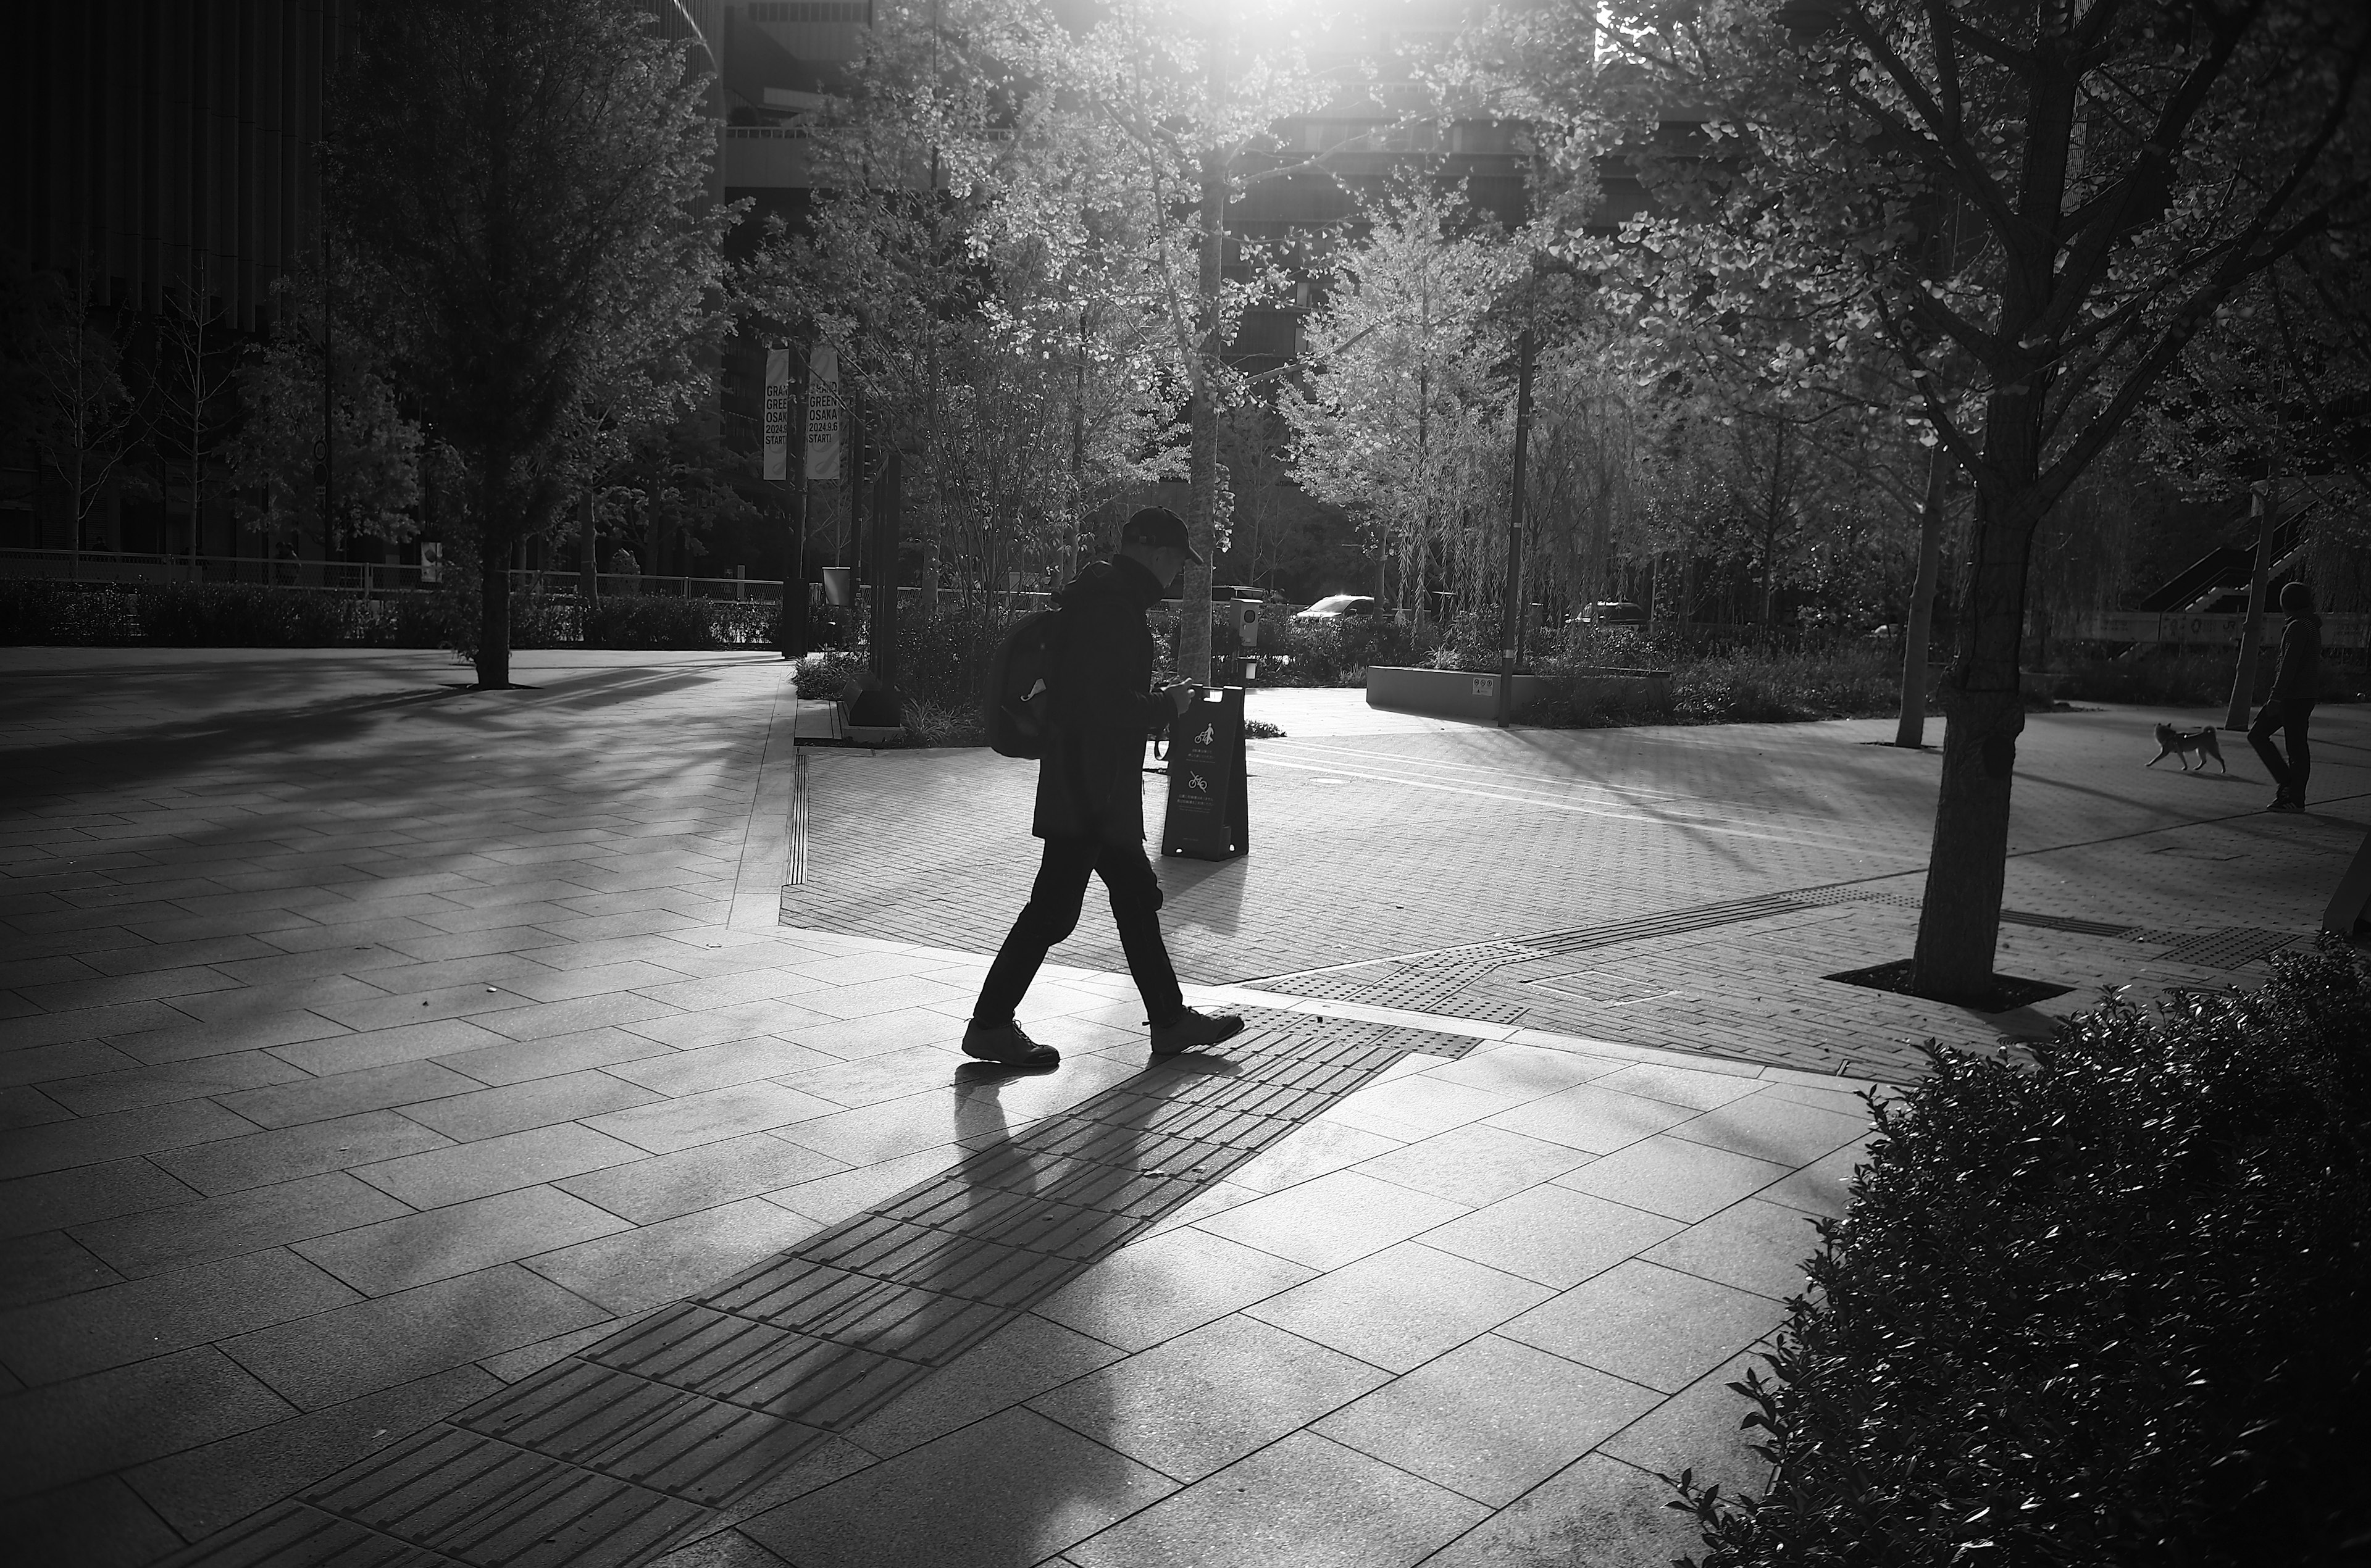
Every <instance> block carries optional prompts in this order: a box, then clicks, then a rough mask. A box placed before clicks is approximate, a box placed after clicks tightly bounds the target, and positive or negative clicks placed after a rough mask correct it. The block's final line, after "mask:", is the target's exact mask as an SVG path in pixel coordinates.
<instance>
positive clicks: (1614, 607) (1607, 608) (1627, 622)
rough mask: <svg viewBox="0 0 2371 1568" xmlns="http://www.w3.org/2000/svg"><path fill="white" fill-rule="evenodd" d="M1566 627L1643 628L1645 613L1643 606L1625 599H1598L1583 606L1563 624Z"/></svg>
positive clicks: (1645, 618)
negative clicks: (1577, 613) (1591, 603)
mask: <svg viewBox="0 0 2371 1568" xmlns="http://www.w3.org/2000/svg"><path fill="white" fill-rule="evenodd" d="M1565 624H1566V625H1567V626H1645V625H1646V624H1647V611H1646V608H1645V607H1644V606H1643V605H1635V604H1632V603H1631V602H1630V601H1629V600H1627V599H1600V600H1598V601H1597V602H1596V603H1595V604H1593V605H1581V607H1580V613H1579V615H1577V616H1575V617H1572V619H1571V620H1569V621H1567V622H1566V623H1565Z"/></svg>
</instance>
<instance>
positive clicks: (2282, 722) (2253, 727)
mask: <svg viewBox="0 0 2371 1568" xmlns="http://www.w3.org/2000/svg"><path fill="white" fill-rule="evenodd" d="M2312 718H2313V704H2312V703H2310V702H2300V701H2298V700H2297V699H2296V698H2293V697H2276V698H2273V700H2272V701H2270V702H2267V703H2266V704H2264V706H2263V709H2261V711H2260V712H2258V713H2257V715H2256V721H2255V722H2254V723H2252V724H2250V725H2249V726H2248V744H2250V745H2251V746H2253V747H2255V748H2256V755H2258V756H2260V757H2262V758H2263V759H2264V771H2265V772H2267V773H2269V774H2271V775H2272V776H2273V788H2275V789H2277V790H2279V791H2280V792H2281V793H2282V794H2284V795H2286V796H2287V797H2288V798H2289V799H2290V800H2292V801H2296V803H2297V804H2298V805H2303V804H2305V780H2306V775H2307V774H2308V773H2311V772H2312V771H2313V749H2312V748H2311V747H2310V746H2308V745H2307V744H2306V738H2305V732H2306V725H2307V723H2308V722H2310V721H2311V720H2312ZM2283 730H2285V731H2287V732H2288V743H2289V757H2288V760H2287V761H2286V762H2283V761H2282V760H2281V754H2280V753H2279V752H2277V751H2275V750H2274V749H2273V735H2274V734H2275V733H2277V732H2280V731H2283Z"/></svg>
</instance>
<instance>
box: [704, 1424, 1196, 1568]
mask: <svg viewBox="0 0 2371 1568" xmlns="http://www.w3.org/2000/svg"><path fill="white" fill-rule="evenodd" d="M1173 1488H1174V1482H1169V1481H1167V1480H1164V1479H1163V1478H1162V1477H1161V1476H1160V1475H1158V1474H1156V1473H1155V1472H1153V1471H1152V1470H1147V1469H1146V1468H1145V1467H1144V1466H1142V1465H1139V1464H1136V1463H1134V1462H1132V1461H1130V1460H1128V1459H1127V1458H1123V1457H1121V1456H1120V1455H1118V1454H1116V1453H1114V1452H1112V1451H1111V1450H1110V1449H1108V1448H1105V1447H1101V1446H1100V1445H1097V1444H1094V1443H1091V1442H1088V1441H1087V1440H1086V1439H1085V1438H1082V1437H1079V1436H1077V1435H1073V1434H1071V1433H1070V1432H1067V1431H1065V1430H1064V1429H1063V1428H1062V1427H1060V1426H1059V1425H1058V1424H1055V1423H1053V1422H1051V1421H1047V1419H1046V1418H1044V1417H1043V1416H1040V1415H1036V1414H1034V1413H1032V1412H1029V1411H1027V1410H1009V1411H1005V1412H1001V1413H1000V1414H998V1415H995V1416H991V1417H990V1418H989V1419H988V1420H986V1421H982V1422H979V1423H977V1424H974V1425H971V1426H967V1427H965V1428H963V1429H962V1430H960V1431H957V1432H954V1433H951V1434H949V1435H946V1436H944V1437H941V1438H939V1439H937V1440H935V1441H933V1442H931V1443H926V1444H923V1445H922V1446H921V1447H917V1448H912V1449H908V1451H907V1452H905V1453H903V1454H900V1455H899V1456H898V1457H897V1458H894V1459H890V1460H887V1461H885V1462H884V1463H882V1464H878V1465H874V1466H872V1467H870V1468H869V1469H866V1470H860V1471H858V1472H857V1473H856V1474H854V1475H852V1476H850V1477H848V1478H847V1479H845V1480H842V1481H839V1482H833V1483H832V1484H831V1485H828V1486H826V1487H823V1488H822V1489H820V1490H818V1491H815V1492H812V1493H808V1494H807V1495H805V1496H804V1497H802V1498H799V1499H797V1500H796V1501H794V1502H792V1503H788V1504H786V1505H783V1506H781V1507H779V1508H775V1509H772V1510H770V1511H769V1512H767V1513H763V1514H760V1515H758V1516H757V1517H755V1518H753V1519H750V1520H747V1521H746V1522H745V1523H744V1524H743V1525H742V1526H741V1527H740V1528H741V1530H742V1532H743V1533H744V1534H746V1535H747V1536H748V1537H750V1538H751V1539H754V1540H756V1541H757V1542H758V1543H759V1544H760V1545H762V1546H765V1547H768V1548H769V1549H770V1550H773V1551H776V1552H778V1553H779V1554H781V1556H783V1557H784V1558H785V1559H787V1560H789V1561H792V1562H828V1563H831V1564H833V1568H910V1565H912V1564H916V1563H923V1562H927V1563H931V1564H932V1565H933V1568H1008V1565H1015V1568H1017V1565H1021V1564H1033V1563H1037V1562H1044V1561H1045V1560H1046V1559H1047V1558H1048V1557H1051V1556H1053V1555H1055V1554H1057V1553H1058V1552H1061V1551H1064V1550H1065V1549H1067V1548H1069V1547H1070V1546H1071V1545H1072V1544H1073V1543H1075V1542H1077V1541H1079V1540H1081V1539H1084V1538H1085V1537H1087V1536H1089V1535H1092V1534H1093V1533H1094V1532H1095V1531H1096V1530H1099V1529H1101V1528H1104V1527H1105V1526H1106V1525H1108V1524H1109V1523H1111V1522H1112V1521H1113V1520H1114V1519H1116V1518H1122V1517H1125V1516H1128V1515H1130V1514H1133V1513H1135V1512H1136V1511H1137V1510H1139V1509H1140V1508H1142V1507H1143V1506H1144V1505H1146V1504H1148V1503H1151V1502H1152V1501H1153V1500H1154V1499H1155V1498H1158V1497H1160V1496H1161V1495H1162V1494H1163V1493H1166V1492H1169V1491H1171V1490H1172V1489H1173Z"/></svg>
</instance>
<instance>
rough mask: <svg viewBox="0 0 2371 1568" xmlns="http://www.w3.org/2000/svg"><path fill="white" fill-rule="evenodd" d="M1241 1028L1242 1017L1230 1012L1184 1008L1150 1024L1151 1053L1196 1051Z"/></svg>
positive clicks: (1167, 1054)
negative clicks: (1161, 1021)
mask: <svg viewBox="0 0 2371 1568" xmlns="http://www.w3.org/2000/svg"><path fill="white" fill-rule="evenodd" d="M1242 1032H1243V1020H1242V1019H1240V1018H1237V1017H1236V1016H1235V1015H1234V1014H1233V1013H1218V1014H1215V1015H1213V1014H1210V1013H1204V1012H1196V1011H1195V1010H1194V1009H1192V1008H1187V1009H1185V1011H1184V1012H1181V1013H1179V1014H1178V1015H1177V1016H1176V1017H1175V1018H1174V1019H1171V1020H1169V1021H1168V1022H1167V1023H1156V1024H1154V1025H1153V1026H1152V1054H1153V1055H1156V1056H1174V1055H1177V1053H1179V1052H1180V1051H1198V1050H1200V1049H1201V1048H1202V1047H1203V1046H1205V1045H1216V1044H1217V1043H1219V1042H1220V1041H1221V1040H1232V1039H1233V1038H1234V1037H1235V1036H1236V1035H1238V1034H1241V1033H1242Z"/></svg>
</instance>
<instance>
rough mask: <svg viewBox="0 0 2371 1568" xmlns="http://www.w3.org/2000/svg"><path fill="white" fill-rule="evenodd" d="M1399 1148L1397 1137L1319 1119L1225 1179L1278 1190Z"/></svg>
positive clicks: (1263, 1189)
mask: <svg viewBox="0 0 2371 1568" xmlns="http://www.w3.org/2000/svg"><path fill="white" fill-rule="evenodd" d="M1359 1092H1360V1093H1362V1094H1364V1093H1370V1092H1371V1090H1360V1091H1359ZM1399 1147H1402V1146H1401V1144H1400V1143H1399V1141H1398V1140H1397V1139H1394V1138H1388V1137H1385V1136H1382V1134H1380V1133H1371V1132H1368V1131H1366V1130H1365V1129H1363V1128H1359V1127H1352V1126H1346V1125H1344V1124H1341V1123H1339V1122H1329V1121H1326V1120H1324V1119H1323V1118H1320V1119H1318V1120H1316V1121H1313V1122H1310V1123H1307V1124H1303V1125H1301V1126H1299V1127H1295V1128H1294V1129H1293V1130H1292V1131H1291V1132H1290V1133H1287V1134H1286V1135H1285V1136H1283V1137H1281V1138H1278V1140H1277V1141H1276V1142H1274V1143H1272V1144H1270V1145H1269V1146H1268V1147H1266V1148H1264V1149H1262V1150H1261V1151H1260V1152H1259V1153H1257V1154H1255V1155H1254V1156H1253V1157H1252V1158H1251V1159H1247V1160H1245V1161H1244V1162H1243V1164H1241V1165H1238V1166H1236V1167H1235V1168H1234V1169H1233V1170H1230V1171H1228V1172H1227V1180H1228V1181H1230V1182H1234V1183H1235V1184H1236V1185H1238V1186H1243V1187H1248V1188H1250V1189H1252V1190H1253V1191H1254V1192H1259V1193H1280V1192H1282V1191H1284V1190H1285V1189H1286V1188H1287V1187H1292V1186H1298V1185H1299V1184H1300V1183H1301V1182H1307V1181H1312V1180H1314V1179H1315V1178H1317V1177H1319V1176H1324V1175H1327V1174H1330V1173H1331V1172H1333V1171H1336V1170H1347V1169H1348V1168H1349V1167H1351V1166H1353V1165H1357V1164H1359V1162H1360V1161H1361V1160H1365V1159H1372V1158H1374V1157H1376V1156H1378V1155H1382V1154H1387V1153H1389V1152H1391V1151H1392V1150H1394V1149H1396V1148H1399Z"/></svg>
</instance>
